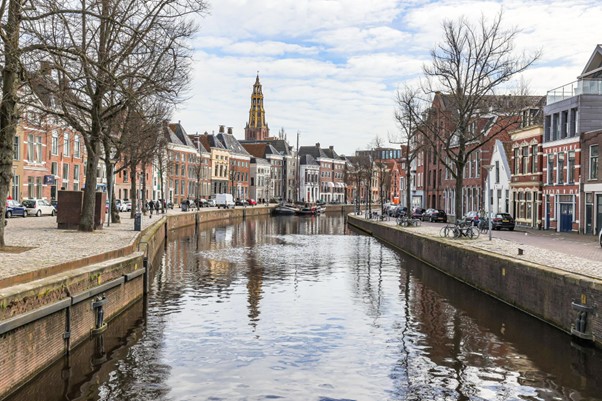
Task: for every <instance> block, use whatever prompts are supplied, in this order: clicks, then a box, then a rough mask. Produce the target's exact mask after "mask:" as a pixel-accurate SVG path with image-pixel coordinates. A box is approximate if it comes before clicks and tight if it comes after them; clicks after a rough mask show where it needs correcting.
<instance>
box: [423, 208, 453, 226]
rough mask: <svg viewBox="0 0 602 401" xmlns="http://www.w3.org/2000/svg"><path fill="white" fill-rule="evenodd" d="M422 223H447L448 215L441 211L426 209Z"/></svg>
mask: <svg viewBox="0 0 602 401" xmlns="http://www.w3.org/2000/svg"><path fill="white" fill-rule="evenodd" d="M422 221H430V222H431V223H433V222H442V223H447V213H445V210H441V209H432V208H431V209H426V212H424V213H423V214H422Z"/></svg>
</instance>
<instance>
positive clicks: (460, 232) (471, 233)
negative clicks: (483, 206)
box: [439, 221, 480, 239]
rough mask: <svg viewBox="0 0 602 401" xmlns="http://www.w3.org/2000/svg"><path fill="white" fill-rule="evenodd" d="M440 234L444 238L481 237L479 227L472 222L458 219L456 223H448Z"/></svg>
mask: <svg viewBox="0 0 602 401" xmlns="http://www.w3.org/2000/svg"><path fill="white" fill-rule="evenodd" d="M439 235H440V236H441V237H444V238H462V237H466V238H469V239H477V238H479V235H480V232H479V230H478V228H477V227H474V226H473V225H472V224H471V223H465V222H461V221H457V222H456V223H455V224H448V225H446V226H445V227H443V228H442V229H441V231H440V232H439Z"/></svg>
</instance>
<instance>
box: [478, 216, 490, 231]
mask: <svg viewBox="0 0 602 401" xmlns="http://www.w3.org/2000/svg"><path fill="white" fill-rule="evenodd" d="M478 228H479V232H480V233H481V234H487V233H488V232H489V220H487V219H481V220H479V224H478Z"/></svg>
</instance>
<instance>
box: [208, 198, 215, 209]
mask: <svg viewBox="0 0 602 401" xmlns="http://www.w3.org/2000/svg"><path fill="white" fill-rule="evenodd" d="M207 206H209V207H215V206H216V204H215V199H207Z"/></svg>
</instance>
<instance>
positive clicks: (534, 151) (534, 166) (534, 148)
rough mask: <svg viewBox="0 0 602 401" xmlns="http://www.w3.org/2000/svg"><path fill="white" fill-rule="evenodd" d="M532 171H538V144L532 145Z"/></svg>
mask: <svg viewBox="0 0 602 401" xmlns="http://www.w3.org/2000/svg"><path fill="white" fill-rule="evenodd" d="M531 173H533V174H535V173H537V145H531Z"/></svg>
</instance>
